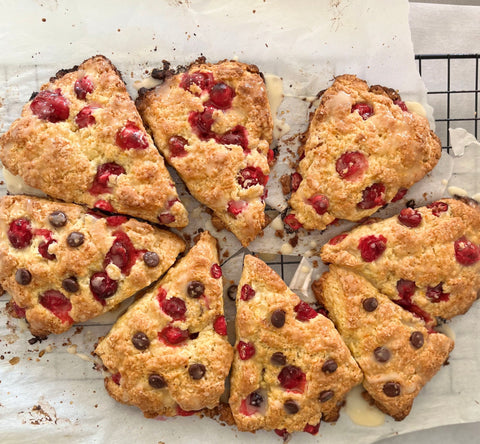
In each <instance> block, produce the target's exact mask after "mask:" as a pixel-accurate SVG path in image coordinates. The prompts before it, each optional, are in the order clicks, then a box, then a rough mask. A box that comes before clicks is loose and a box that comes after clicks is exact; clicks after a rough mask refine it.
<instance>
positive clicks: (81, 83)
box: [73, 76, 93, 100]
mask: <svg viewBox="0 0 480 444" xmlns="http://www.w3.org/2000/svg"><path fill="white" fill-rule="evenodd" d="M73 89H74V91H75V94H76V95H77V97H78V98H79V99H80V100H85V98H86V97H87V94H88V93H91V92H93V82H92V81H91V80H90V79H89V77H88V76H83V77H82V78H81V79H78V80H77V81H76V82H75V85H74V87H73Z"/></svg>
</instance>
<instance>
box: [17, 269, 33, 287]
mask: <svg viewBox="0 0 480 444" xmlns="http://www.w3.org/2000/svg"><path fill="white" fill-rule="evenodd" d="M15 280H16V281H17V282H18V283H19V284H20V285H28V284H29V283H30V282H32V274H31V273H30V272H29V271H28V270H27V269H26V268H19V269H18V270H17V271H16V272H15Z"/></svg>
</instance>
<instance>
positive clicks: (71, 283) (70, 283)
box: [62, 276, 80, 293]
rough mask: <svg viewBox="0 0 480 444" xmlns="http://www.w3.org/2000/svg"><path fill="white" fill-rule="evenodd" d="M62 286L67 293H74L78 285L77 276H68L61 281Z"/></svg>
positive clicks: (78, 287)
mask: <svg viewBox="0 0 480 444" xmlns="http://www.w3.org/2000/svg"><path fill="white" fill-rule="evenodd" d="M62 287H63V288H64V289H65V290H67V291H68V292H69V293H76V292H77V291H78V290H79V289H80V286H79V285H78V282H77V278H76V277H74V276H71V277H68V278H66V279H64V280H63V281H62Z"/></svg>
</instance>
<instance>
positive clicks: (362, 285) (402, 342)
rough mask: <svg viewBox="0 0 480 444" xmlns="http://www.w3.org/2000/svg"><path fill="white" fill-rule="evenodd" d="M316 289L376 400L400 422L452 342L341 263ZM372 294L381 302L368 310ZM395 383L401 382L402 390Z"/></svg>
mask: <svg viewBox="0 0 480 444" xmlns="http://www.w3.org/2000/svg"><path fill="white" fill-rule="evenodd" d="M313 289H314V293H315V296H316V297H317V299H318V300H319V302H321V303H322V304H323V305H324V306H325V307H326V308H327V310H328V312H329V317H330V319H332V320H333V322H334V323H335V326H336V328H337V329H338V331H339V332H340V334H341V335H342V338H343V340H344V341H345V343H346V344H347V346H348V347H349V349H350V351H351V352H352V354H353V356H354V358H355V360H356V361H357V363H358V365H359V366H360V368H361V369H362V371H363V374H364V381H363V385H364V387H365V389H366V390H367V391H368V393H369V394H370V395H371V397H372V398H373V400H374V401H375V404H376V405H377V406H378V407H379V408H380V409H381V410H382V411H383V412H385V413H387V414H389V415H391V416H392V417H393V418H395V419H396V420H397V421H399V420H402V419H404V418H405V417H406V416H407V415H408V414H409V412H410V409H411V407H412V404H413V401H414V399H415V397H416V396H417V395H418V393H419V392H420V390H421V389H422V387H423V386H424V385H425V384H426V383H427V382H428V381H429V380H430V379H431V378H432V377H433V376H434V375H435V374H436V373H437V371H438V370H439V369H440V368H441V367H442V365H443V363H444V362H445V361H446V360H447V358H448V355H449V353H450V352H451V350H452V349H453V341H452V340H451V339H450V338H448V337H447V336H445V335H442V334H440V333H432V332H429V331H428V330H427V328H425V324H424V323H423V322H422V321H421V320H420V319H418V318H416V317H415V316H413V315H412V314H411V313H409V312H408V311H406V310H403V309H402V308H401V307H399V306H398V305H396V304H394V303H393V302H391V301H390V300H389V299H388V297H387V296H385V295H383V294H382V293H380V292H379V291H378V290H376V289H375V288H374V287H373V286H372V285H371V284H370V283H369V282H368V281H367V280H366V279H364V278H362V277H361V276H359V275H357V274H356V273H353V272H351V271H349V270H346V269H343V268H341V267H337V266H334V265H332V266H331V267H330V271H329V272H327V273H325V274H324V275H323V276H322V277H321V279H320V280H319V281H317V283H316V285H315V286H314V287H313ZM372 298H374V299H375V301H376V303H377V304H378V305H377V306H376V308H375V309H373V310H372V311H367V310H366V309H365V307H364V302H365V301H366V300H367V299H370V300H371V299H372ZM367 306H368V305H367ZM371 308H372V304H371V303H370V308H369V310H370V309H371ZM412 335H413V336H412ZM412 337H413V338H415V339H413V340H411V338H412ZM393 384H398V394H397V393H396V392H395V390H394V389H393V387H392V385H393ZM388 385H390V387H388ZM388 393H389V394H390V396H389V395H388ZM393 395H396V396H393Z"/></svg>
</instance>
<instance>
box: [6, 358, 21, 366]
mask: <svg viewBox="0 0 480 444" xmlns="http://www.w3.org/2000/svg"><path fill="white" fill-rule="evenodd" d="M8 362H9V363H10V365H16V364H18V363H19V362H20V358H19V357H18V356H15V357H14V358H12V359H10V361H8Z"/></svg>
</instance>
